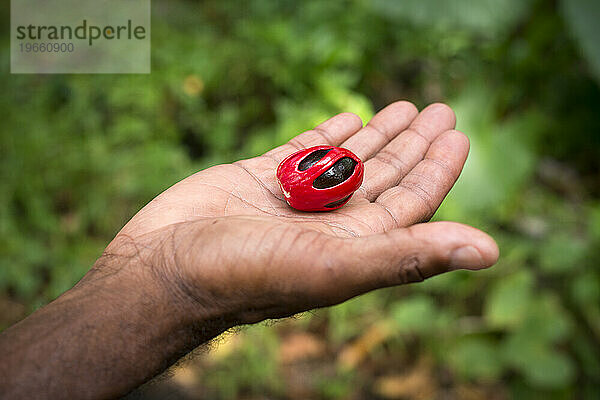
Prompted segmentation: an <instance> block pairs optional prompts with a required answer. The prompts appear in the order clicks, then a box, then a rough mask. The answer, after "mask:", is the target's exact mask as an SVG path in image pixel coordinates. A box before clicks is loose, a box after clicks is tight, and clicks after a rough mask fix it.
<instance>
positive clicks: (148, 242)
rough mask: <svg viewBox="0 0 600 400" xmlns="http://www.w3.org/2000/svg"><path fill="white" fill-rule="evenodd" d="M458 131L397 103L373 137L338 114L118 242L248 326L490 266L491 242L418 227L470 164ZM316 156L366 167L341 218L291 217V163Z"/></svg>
mask: <svg viewBox="0 0 600 400" xmlns="http://www.w3.org/2000/svg"><path fill="white" fill-rule="evenodd" d="M454 125H455V116H454V113H453V111H452V110H451V109H450V108H449V107H448V106H446V105H443V104H433V105H431V106H429V107H427V108H425V109H424V110H423V111H422V112H421V113H419V112H418V111H417V109H416V108H415V106H414V105H412V104H410V103H408V102H397V103H394V104H391V105H389V106H388V107H386V108H385V109H383V110H382V111H380V112H379V113H377V115H375V117H373V119H372V120H371V121H370V122H369V123H368V124H367V125H366V126H364V127H363V126H362V122H361V120H360V119H359V118H358V117H357V116H356V115H354V114H351V113H343V114H339V115H337V116H335V117H333V118H331V119H329V120H327V121H325V122H323V123H322V124H320V125H319V126H317V127H316V128H315V129H313V130H310V131H308V132H304V133H302V134H300V135H298V136H296V137H295V138H294V139H292V140H291V141H290V142H288V143H286V144H284V145H282V146H279V147H277V148H275V149H273V150H271V151H269V152H267V153H265V154H263V155H262V156H259V157H255V158H251V159H247V160H242V161H238V162H235V163H233V164H225V165H217V166H214V167H212V168H208V169H206V170H203V171H200V172H198V173H196V174H194V175H192V176H190V177H188V178H186V179H184V180H183V181H181V182H179V183H177V184H175V185H174V186H172V187H171V188H169V189H168V190H166V191H165V192H163V193H162V194H161V195H159V196H158V197H157V198H155V199H154V200H153V201H152V202H150V203H149V204H148V205H146V207H144V208H143V209H142V210H141V211H140V212H139V213H138V214H137V215H136V216H134V218H133V219H132V220H131V221H130V222H129V223H128V224H127V225H126V226H125V227H124V228H123V230H122V231H121V232H120V233H119V234H118V235H117V238H116V239H115V242H117V243H118V242H119V240H118V239H119V238H125V239H126V240H129V241H131V239H133V242H134V243H135V246H134V247H135V248H136V249H138V248H139V246H140V243H143V245H142V246H143V247H144V248H151V249H153V250H152V254H153V256H152V257H154V260H156V255H158V261H152V262H150V263H146V264H157V265H159V266H160V268H161V270H163V271H162V272H160V275H166V276H172V278H170V279H171V280H172V281H174V282H175V284H176V285H177V286H179V287H182V288H183V290H184V291H185V292H186V293H187V294H188V295H189V296H188V297H191V298H194V299H196V298H198V297H201V298H202V297H203V296H205V295H206V294H207V293H212V294H213V295H212V298H211V299H204V300H203V301H201V302H200V303H201V304H203V307H205V305H206V304H213V303H218V304H227V306H226V307H225V308H226V309H228V310H229V311H230V312H232V311H231V310H236V311H235V312H234V313H235V314H236V315H238V316H239V315H243V317H240V319H239V320H241V321H247V322H248V321H249V322H253V321H258V320H261V319H264V318H270V317H273V316H284V315H289V314H291V313H295V312H298V311H303V310H307V309H310V308H314V307H320V306H325V305H330V304H335V303H339V302H341V301H344V300H346V299H348V298H350V297H353V296H356V295H358V294H361V293H364V292H366V291H369V290H373V289H376V288H380V287H385V286H391V285H397V284H400V283H408V282H414V281H421V280H423V279H426V278H428V277H430V276H433V275H436V274H439V273H443V272H446V271H450V270H453V269H456V268H467V269H479V268H485V267H488V266H490V265H492V264H493V263H494V262H495V261H496V259H497V257H498V248H497V246H496V244H495V242H494V241H493V239H491V238H490V237H489V236H488V235H486V234H485V233H483V232H481V231H479V230H477V229H475V228H472V227H469V226H466V225H462V224H457V223H452V222H435V223H426V224H422V223H421V222H424V221H427V220H429V219H430V218H431V217H432V216H433V214H434V212H435V211H436V209H437V208H438V207H439V205H440V203H441V202H442V200H443V199H444V197H445V196H446V194H447V193H448V191H449V190H450V189H451V188H452V185H453V184H454V182H455V181H456V179H457V178H458V176H459V174H460V172H461V170H462V167H463V164H464V162H465V160H466V158H467V154H468V151H469V141H468V139H467V137H466V136H465V135H464V134H462V133H460V132H457V131H455V130H453V129H454ZM315 145H333V146H341V147H345V148H347V149H349V150H351V151H352V152H354V153H355V154H356V155H357V156H359V157H360V158H361V159H362V160H363V162H364V165H365V175H364V181H363V184H362V186H361V187H360V189H359V190H358V191H357V192H356V193H355V194H354V196H353V197H352V198H351V200H350V201H349V202H348V203H347V204H346V205H345V206H344V207H342V208H340V209H338V210H335V211H331V212H318V213H306V212H300V211H297V210H294V209H292V208H291V207H289V206H288V205H287V203H286V202H285V200H284V198H283V194H282V193H281V191H280V188H279V185H278V184H277V181H276V177H275V172H276V169H277V166H278V164H279V163H280V162H281V161H282V160H283V159H284V158H285V157H287V156H288V155H289V154H291V153H293V152H295V151H297V150H299V149H302V148H306V147H311V146H315ZM157 243H159V245H157ZM165 243H166V244H167V245H166V246H164V245H163V244H165ZM157 246H158V247H157ZM117 247H118V246H117V245H116V244H115V245H114V246H113V248H110V246H109V251H108V253H111V252H113V251H115V250H114V249H115V248H117ZM136 251H137V250H136ZM217 299H218V300H217ZM247 310H252V311H247Z"/></svg>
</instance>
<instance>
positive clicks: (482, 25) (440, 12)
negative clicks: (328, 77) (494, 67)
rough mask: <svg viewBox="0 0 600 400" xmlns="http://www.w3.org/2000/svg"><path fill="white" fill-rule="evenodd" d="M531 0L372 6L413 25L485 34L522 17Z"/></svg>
mask: <svg viewBox="0 0 600 400" xmlns="http://www.w3.org/2000/svg"><path fill="white" fill-rule="evenodd" d="M530 5H531V1H529V0H525V1H518V0H479V1H471V0H453V1H437V0H403V1H392V0H377V1H373V2H372V7H373V9H374V10H375V11H377V12H379V13H380V14H382V15H384V16H387V17H391V18H404V19H407V20H408V21H410V22H412V23H414V24H416V25H428V26H432V25H433V26H442V27H444V28H449V27H452V28H456V27H459V28H463V29H468V30H471V31H474V32H476V33H483V34H487V35H491V34H495V33H498V32H500V31H504V30H506V29H507V28H509V27H510V26H512V25H513V24H514V23H515V22H517V21H518V20H519V19H520V18H522V17H523V16H524V15H525V14H526V12H527V10H528V9H529V6H530Z"/></svg>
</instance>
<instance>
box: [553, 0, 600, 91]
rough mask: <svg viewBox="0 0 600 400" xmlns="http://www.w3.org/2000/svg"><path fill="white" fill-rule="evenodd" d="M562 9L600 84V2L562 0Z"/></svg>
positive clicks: (591, 0) (594, 0) (595, 0)
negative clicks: (599, 43)
mask: <svg viewBox="0 0 600 400" xmlns="http://www.w3.org/2000/svg"><path fill="white" fill-rule="evenodd" d="M561 6H562V7H561V8H562V11H563V15H564V17H565V21H566V22H567V25H568V27H569V29H570V30H571V33H572V34H573V36H574V37H575V39H576V40H577V43H578V44H579V47H580V48H581V51H582V52H583V55H584V56H585V58H586V59H587V61H588V63H589V64H590V67H591V69H592V72H593V74H594V75H595V78H596V80H597V81H598V82H599V83H600V46H598V38H600V24H599V23H598V21H600V2H599V1H597V0H562V2H561Z"/></svg>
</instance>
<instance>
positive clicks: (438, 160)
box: [128, 101, 469, 237]
mask: <svg viewBox="0 0 600 400" xmlns="http://www.w3.org/2000/svg"><path fill="white" fill-rule="evenodd" d="M454 125H455V116H454V113H453V112H452V110H451V109H450V108H449V107H448V106H446V105H443V104H433V105H431V106H429V107H427V108H426V109H424V110H423V111H422V112H421V113H418V111H417V109H416V107H415V106H414V105H412V104H411V103H408V102H404V101H402V102H397V103H393V104H391V105H389V106H388V107H386V108H384V109H383V110H382V111H380V112H379V113H377V115H375V117H373V119H372V120H371V121H370V122H369V123H368V124H367V125H366V126H364V127H363V126H362V122H361V120H360V119H359V118H358V117H357V116H356V115H354V114H351V113H343V114H339V115H336V116H335V117H333V118H331V119H329V120H327V121H325V122H324V123H322V124H320V125H319V126H317V127H316V128H315V129H313V130H311V131H308V132H304V133H302V134H300V135H298V136H296V137H295V138H294V139H292V140H291V141H290V142H288V143H286V144H284V145H282V146H279V147H277V148H275V149H273V150H271V151H269V152H267V153H266V154H264V155H262V156H259V157H255V158H251V159H247V160H242V161H238V162H235V163H233V164H224V165H218V166H215V167H212V168H209V169H206V170H204V171H201V172H198V173H197V174H194V175H192V176H190V177H188V178H187V179H185V180H183V181H181V182H179V183H178V184H176V185H174V186H173V187H171V188H170V189H169V190H167V191H166V192H164V193H163V194H162V195H160V196H159V197H157V198H156V199H155V200H154V201H153V202H151V203H150V204H149V205H148V206H146V208H145V209H144V210H143V211H142V212H140V213H139V214H138V215H137V216H136V218H134V220H132V221H131V222H130V224H129V225H128V228H129V229H135V231H136V233H138V234H139V233H140V232H144V231H145V232H147V231H151V230H154V229H157V228H160V227H162V226H165V225H169V224H172V223H175V222H182V221H189V220H192V219H197V218H206V217H222V216H231V215H257V216H264V217H279V218H287V219H288V220H289V221H296V222H308V221H311V222H316V223H319V224H320V226H319V225H318V224H310V225H311V226H312V227H318V228H319V229H322V230H323V231H325V232H328V233H332V234H334V235H337V236H342V237H348V236H350V237H351V236H362V235H365V234H371V233H380V232H385V231H389V230H391V229H396V228H402V227H408V226H410V225H413V224H416V223H419V222H423V221H426V220H428V219H429V218H431V216H432V215H433V214H434V212H435V210H436V209H437V208H438V206H439V205H440V203H441V202H442V200H443V199H444V197H445V196H446V194H447V193H448V191H449V190H450V189H451V188H452V185H453V184H454V182H455V181H456V179H457V178H458V176H459V174H460V171H461V169H462V167H463V164H464V162H465V160H466V157H467V153H468V151H469V141H468V139H467V138H466V136H465V135H464V134H462V133H460V132H457V131H455V130H453V129H454ZM315 145H333V146H341V147H345V148H347V149H349V150H351V151H352V152H354V153H355V154H356V155H358V156H359V157H360V158H361V159H362V160H363V162H364V163H365V178H364V182H363V184H362V187H361V188H360V189H359V190H358V191H357V192H356V193H355V194H354V196H353V197H352V199H351V200H350V202H349V203H348V204H347V205H346V206H344V207H342V208H341V209H339V210H336V211H332V212H327V213H312V214H311V213H305V212H300V211H296V210H294V209H292V208H290V207H289V206H288V205H287V204H286V202H285V200H284V198H283V194H282V193H281V190H280V189H279V186H278V184H277V182H276V178H275V170H276V168H277V165H278V164H279V163H280V162H281V161H282V160H283V159H284V158H285V157H286V156H288V155H289V154H291V153H293V152H295V151H297V150H299V149H302V148H306V147H311V146H315Z"/></svg>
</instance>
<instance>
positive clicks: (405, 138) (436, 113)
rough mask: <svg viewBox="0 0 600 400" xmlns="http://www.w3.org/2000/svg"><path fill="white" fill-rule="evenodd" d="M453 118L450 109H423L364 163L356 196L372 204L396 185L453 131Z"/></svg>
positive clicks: (438, 106)
mask: <svg viewBox="0 0 600 400" xmlns="http://www.w3.org/2000/svg"><path fill="white" fill-rule="evenodd" d="M455 124H456V117H455V115H454V112H453V111H452V109H451V108H450V107H448V106H447V105H445V104H441V103H436V104H432V105H430V106H428V107H426V108H425V109H424V110H423V111H421V113H420V114H419V115H418V116H417V117H416V118H415V119H414V121H413V122H412V123H411V124H410V126H409V127H408V128H407V129H406V130H405V131H404V132H402V133H401V134H400V135H398V136H397V137H395V138H394V139H393V140H392V141H391V142H390V143H388V144H387V145H386V146H385V147H384V148H383V149H381V150H379V151H378V152H377V154H375V155H374V156H373V158H371V159H370V160H368V161H367V162H366V163H365V179H364V181H363V184H362V187H361V189H360V191H359V194H361V195H362V196H364V197H366V198H367V199H369V201H374V200H375V199H376V198H377V197H378V196H379V195H380V194H381V193H383V192H384V191H385V190H387V189H389V188H391V187H393V186H396V185H397V184H398V183H399V182H400V180H401V179H402V178H403V177H404V176H405V175H406V174H408V172H409V171H410V170H412V169H413V168H414V167H415V165H417V164H418V163H419V161H421V160H422V159H423V157H424V156H425V153H426V152H427V150H428V149H429V146H430V145H431V143H432V142H433V141H434V140H435V139H436V138H437V137H438V136H439V135H441V134H442V133H443V132H446V131H448V130H450V129H454V126H455Z"/></svg>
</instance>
